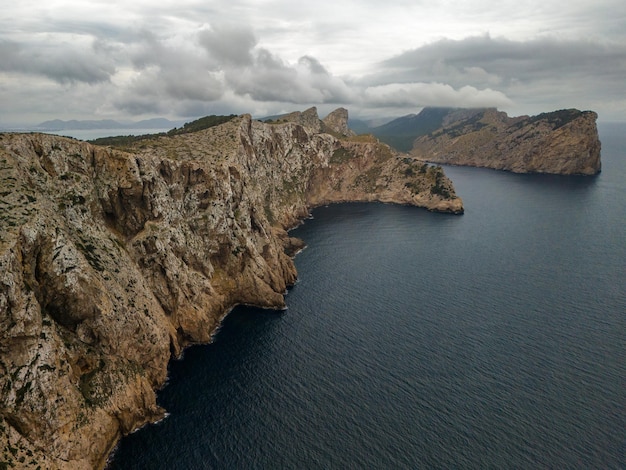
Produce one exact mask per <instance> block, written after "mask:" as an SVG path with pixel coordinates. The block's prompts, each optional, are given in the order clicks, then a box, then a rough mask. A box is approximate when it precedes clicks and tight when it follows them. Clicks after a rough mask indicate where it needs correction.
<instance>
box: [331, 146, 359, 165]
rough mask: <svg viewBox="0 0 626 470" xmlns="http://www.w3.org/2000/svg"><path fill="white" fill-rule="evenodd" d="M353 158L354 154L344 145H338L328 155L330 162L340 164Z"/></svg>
mask: <svg viewBox="0 0 626 470" xmlns="http://www.w3.org/2000/svg"><path fill="white" fill-rule="evenodd" d="M352 158H354V154H352V152H350V151H349V150H348V149H346V148H344V147H339V148H338V149H337V150H335V151H334V152H333V154H332V156H331V157H330V163H335V164H340V163H344V162H347V161H348V160H350V159H352Z"/></svg>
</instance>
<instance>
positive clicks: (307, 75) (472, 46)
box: [0, 0, 626, 126]
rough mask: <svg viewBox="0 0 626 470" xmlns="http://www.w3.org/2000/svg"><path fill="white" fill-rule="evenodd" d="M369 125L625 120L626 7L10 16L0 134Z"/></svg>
mask: <svg viewBox="0 0 626 470" xmlns="http://www.w3.org/2000/svg"><path fill="white" fill-rule="evenodd" d="M310 106H317V108H318V110H319V113H320V115H321V116H322V117H323V116H324V115H325V114H326V113H328V112H330V111H331V110H333V109H335V108H337V107H340V106H341V107H345V108H347V109H348V110H349V112H350V116H351V117H355V118H362V119H374V118H384V117H391V116H403V115H407V114H411V113H417V112H419V110H420V109H421V108H422V107H424V106H455V107H483V106H489V107H497V108H498V109H501V110H503V111H506V112H508V113H509V115H512V116H517V115H522V114H538V113H541V112H546V111H553V110H557V109H563V108H578V109H581V110H587V109H590V110H594V111H596V112H598V114H599V119H600V120H625V121H626V5H625V4H624V1H623V0H567V1H561V0H555V1H546V0H540V1H535V0H524V1H520V0H516V1H511V0H499V1H498V2H495V1H486V0H457V1H437V0H431V1H422V0H386V1H380V0H359V1H357V0H341V1H340V0H333V1H328V0H316V1H308V2H294V1H287V0H229V1H225V0H221V1H212V0H158V1H154V0H151V1H147V0H123V1H119V0H46V1H45V2H42V1H41V0H36V1H34V0H20V1H14V2H5V4H4V5H3V6H2V8H1V9H0V125H4V126H10V125H28V124H31V125H34V124H37V123H39V122H42V121H44V120H48V119H65V120H68V119H117V120H124V121H136V120H140V119H147V118H153V117H166V118H170V119H173V120H180V119H182V120H191V119H195V118H197V117H201V116H205V115H210V114H233V113H234V114H242V113H250V114H252V115H253V116H255V117H261V116H268V115H273V114H279V113H284V112H290V111H294V110H304V109H306V108H308V107H310Z"/></svg>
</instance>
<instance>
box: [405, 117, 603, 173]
mask: <svg viewBox="0 0 626 470" xmlns="http://www.w3.org/2000/svg"><path fill="white" fill-rule="evenodd" d="M597 117H598V116H597V114H596V113H594V112H592V111H582V112H581V111H578V110H575V109H567V110H561V111H554V112H551V113H544V114H540V115H537V116H532V117H529V116H520V117H515V118H509V117H508V116H507V115H506V113H503V112H499V111H497V110H495V109H475V110H450V112H449V113H448V114H446V115H445V116H444V117H443V118H442V121H443V122H442V125H441V127H440V128H439V129H437V130H435V131H433V132H431V133H429V134H428V135H423V136H421V137H418V138H417V139H416V140H415V142H414V143H413V149H412V151H411V154H412V155H413V156H414V157H416V158H418V159H420V160H424V161H429V162H434V163H444V164H451V165H467V166H479V167H487V168H494V169H497V170H508V171H513V172H516V173H554V174H564V175H572V174H580V175H593V174H596V173H598V172H599V171H600V167H601V163H600V140H599V138H598V130H597V127H596V119H597Z"/></svg>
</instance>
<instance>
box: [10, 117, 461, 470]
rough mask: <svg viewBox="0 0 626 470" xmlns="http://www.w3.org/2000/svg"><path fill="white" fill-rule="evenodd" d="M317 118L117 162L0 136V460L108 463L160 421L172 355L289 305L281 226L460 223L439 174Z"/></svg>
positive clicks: (227, 129) (81, 146)
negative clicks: (349, 219)
mask: <svg viewBox="0 0 626 470" xmlns="http://www.w3.org/2000/svg"><path fill="white" fill-rule="evenodd" d="M337 114H339V115H340V116H341V115H343V112H339V113H337ZM313 115H315V117H316V116H317V113H316V112H315V110H308V111H306V112H305V113H302V114H301V115H300V116H294V119H292V120H287V121H286V122H282V123H278V124H265V123H261V122H258V121H254V120H252V119H251V118H250V116H246V115H244V116H240V117H238V118H235V119H233V120H231V121H230V122H228V123H226V124H222V125H220V126H217V127H213V128H210V129H206V130H204V131H200V132H196V133H192V134H186V135H180V136H176V137H161V138H155V139H153V140H143V141H141V142H139V143H138V144H137V146H136V147H135V148H133V149H129V150H127V151H121V150H115V149H111V148H104V147H97V146H92V145H89V144H87V143H84V142H80V141H77V140H73V139H67V138H62V137H56V136H50V135H42V134H21V135H19V134H0V181H1V183H0V184H1V186H0V465H4V466H5V467H9V468H10V467H12V466H15V467H26V468H28V467H30V468H37V467H40V468H42V469H45V468H55V469H56V468H61V469H65V468H67V469H70V468H71V469H81V468H84V469H87V468H94V467H95V468H98V467H102V466H103V465H104V462H105V459H106V457H107V455H108V453H109V452H110V450H111V449H112V447H113V446H114V444H115V443H116V441H117V440H118V439H119V437H120V436H121V435H124V434H126V433H128V432H130V431H132V430H134V429H136V428H137V427H138V426H141V425H143V424H145V423H148V422H152V421H155V420H157V419H159V418H161V417H163V413H164V410H162V409H160V408H159V407H158V406H157V404H156V397H155V392H154V390H155V389H158V388H159V387H161V386H162V385H163V384H164V382H165V380H166V375H167V364H168V361H169V360H170V358H171V357H172V356H178V355H179V354H180V353H181V351H182V348H184V347H185V346H186V345H188V344H191V343H197V342H207V341H210V338H211V334H212V333H213V332H214V331H215V328H216V327H217V326H218V324H219V322H220V320H221V318H222V317H223V315H225V314H226V312H228V311H229V309H230V308H231V307H232V306H234V305H236V304H251V305H257V306H262V307H267V308H275V309H280V308H283V307H284V305H285V304H284V298H283V295H284V293H285V290H286V288H287V287H288V286H289V285H290V284H293V283H294V282H295V280H296V271H295V268H294V264H293V261H292V259H291V257H290V255H292V254H293V252H294V251H295V250H297V249H298V248H299V247H301V246H302V242H300V241H299V240H296V239H293V238H290V237H289V235H288V234H287V231H286V230H287V229H288V228H289V227H291V226H293V225H294V224H296V223H297V222H298V221H299V220H300V219H301V218H302V217H304V216H306V215H307V214H308V211H309V209H310V208H311V207H312V206H315V205H317V204H325V203H330V202H337V201H347V200H350V201H369V200H382V201H390V202H400V203H406V204H414V205H418V206H423V207H426V208H428V209H430V210H436V211H443V212H453V213H459V212H462V210H463V207H462V203H461V200H460V199H459V198H457V197H456V195H455V194H454V189H453V187H452V184H451V183H450V181H449V180H448V179H447V178H446V177H445V175H443V172H442V171H441V169H440V168H436V167H431V166H428V165H425V164H422V163H420V162H416V161H415V160H413V159H411V158H408V157H407V156H402V155H397V154H395V153H394V152H392V151H391V150H390V149H389V148H388V147H387V146H385V145H383V144H380V143H379V142H377V141H376V140H374V139H372V138H363V137H361V138H359V137H346V138H339V137H338V136H337V135H334V134H344V135H347V134H349V132H344V131H345V129H347V127H345V128H344V125H345V124H343V123H342V122H341V119H337V115H335V116H334V117H333V118H332V119H331V120H330V122H326V123H322V122H321V121H320V120H319V118H317V117H316V120H314V119H313ZM324 126H326V127H327V128H329V129H332V130H333V135H331V134H329V133H324V132H321V130H322V127H324Z"/></svg>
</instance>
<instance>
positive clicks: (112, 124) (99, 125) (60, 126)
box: [36, 118, 183, 131]
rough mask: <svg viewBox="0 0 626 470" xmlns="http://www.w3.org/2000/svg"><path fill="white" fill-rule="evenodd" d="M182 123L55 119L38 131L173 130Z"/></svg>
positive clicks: (168, 121)
mask: <svg viewBox="0 0 626 470" xmlns="http://www.w3.org/2000/svg"><path fill="white" fill-rule="evenodd" d="M182 123H183V121H170V120H169V119H165V118H153V119H145V120H142V121H137V122H130V123H129V122H126V123H122V122H119V121H114V120H113V119H101V120H83V121H78V120H76V119H72V120H70V121H63V120H61V119H53V120H51V121H44V122H42V123H40V124H38V125H37V126H36V127H37V129H38V130H42V131H62V130H66V129H72V130H88V129H171V128H174V127H178V126H180V125H181V124H182Z"/></svg>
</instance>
